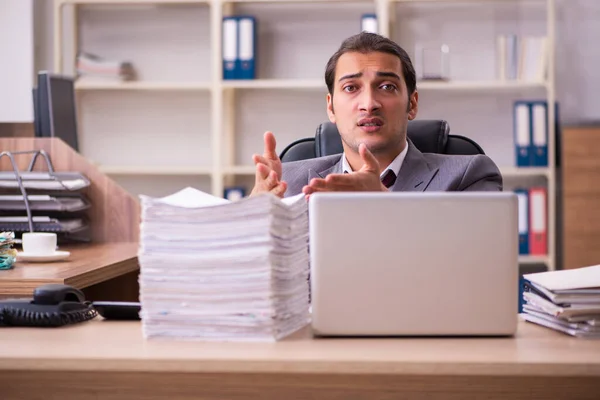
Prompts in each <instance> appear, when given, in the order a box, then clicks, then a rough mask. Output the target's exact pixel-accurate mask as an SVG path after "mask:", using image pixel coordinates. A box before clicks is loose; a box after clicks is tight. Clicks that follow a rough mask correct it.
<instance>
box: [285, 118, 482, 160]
mask: <svg viewBox="0 0 600 400" xmlns="http://www.w3.org/2000/svg"><path fill="white" fill-rule="evenodd" d="M407 135H408V138H409V139H410V140H411V141H412V142H413V144H414V145H415V147H416V148H417V149H419V151H421V152H422V153H438V154H465V155H472V154H485V153H484V152H483V149H482V148H481V147H480V146H479V145H478V144H477V143H475V142H474V141H473V140H471V139H469V138H467V137H464V136H460V135H450V125H448V122H446V121H443V120H418V121H409V122H408V130H407ZM343 151H344V149H343V147H342V139H341V138H340V134H339V133H338V130H337V126H336V125H335V124H333V123H331V122H324V123H322V124H321V125H319V126H318V127H317V132H316V134H315V137H314V138H312V137H311V138H304V139H300V140H296V141H295V142H293V143H291V144H290V145H288V146H287V147H286V148H285V149H284V150H283V151H282V152H281V154H280V156H279V158H281V161H282V162H290V161H298V160H306V159H310V158H316V157H323V156H329V155H332V154H341V153H342V152H343Z"/></svg>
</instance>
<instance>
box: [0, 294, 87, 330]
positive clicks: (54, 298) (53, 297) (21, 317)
mask: <svg viewBox="0 0 600 400" xmlns="http://www.w3.org/2000/svg"><path fill="white" fill-rule="evenodd" d="M97 315H98V313H97V311H96V310H95V309H94V307H93V306H92V303H91V302H89V301H85V296H84V294H83V292H82V291H81V290H79V289H76V288H74V287H72V286H68V285H63V284H54V283H53V284H48V285H43V286H40V287H38V288H36V289H35V290H34V291H33V299H15V300H3V301H0V326H2V325H5V326H40V327H54V326H63V325H68V324H74V323H77V322H83V321H87V320H90V319H92V318H95V317H96V316H97Z"/></svg>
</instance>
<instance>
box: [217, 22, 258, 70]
mask: <svg viewBox="0 0 600 400" xmlns="http://www.w3.org/2000/svg"><path fill="white" fill-rule="evenodd" d="M257 42H258V40H257V21H256V18H255V17H254V16H251V15H235V16H227V17H224V18H223V43H222V50H223V79H224V80H229V79H256V54H258V53H257Z"/></svg>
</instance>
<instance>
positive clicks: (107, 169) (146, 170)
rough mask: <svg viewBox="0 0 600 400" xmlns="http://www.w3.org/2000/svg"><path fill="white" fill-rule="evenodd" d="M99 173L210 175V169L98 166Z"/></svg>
mask: <svg viewBox="0 0 600 400" xmlns="http://www.w3.org/2000/svg"><path fill="white" fill-rule="evenodd" d="M98 168H99V169H100V171H102V172H103V173H105V174H107V175H165V176H173V175H211V174H212V172H213V169H212V168H211V167H161V166H155V167H154V166H153V167H145V166H125V165H123V166H119V165H100V166H99V167H98Z"/></svg>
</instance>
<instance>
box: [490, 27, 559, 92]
mask: <svg viewBox="0 0 600 400" xmlns="http://www.w3.org/2000/svg"><path fill="white" fill-rule="evenodd" d="M496 51H497V57H498V79H500V80H520V81H530V82H532V81H533V82H543V81H544V80H545V79H546V74H547V69H548V39H547V38H546V37H543V36H523V37H520V36H518V35H501V36H498V41H497V50H496Z"/></svg>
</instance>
